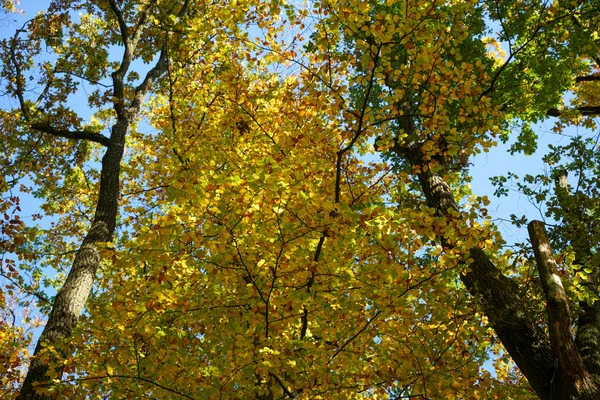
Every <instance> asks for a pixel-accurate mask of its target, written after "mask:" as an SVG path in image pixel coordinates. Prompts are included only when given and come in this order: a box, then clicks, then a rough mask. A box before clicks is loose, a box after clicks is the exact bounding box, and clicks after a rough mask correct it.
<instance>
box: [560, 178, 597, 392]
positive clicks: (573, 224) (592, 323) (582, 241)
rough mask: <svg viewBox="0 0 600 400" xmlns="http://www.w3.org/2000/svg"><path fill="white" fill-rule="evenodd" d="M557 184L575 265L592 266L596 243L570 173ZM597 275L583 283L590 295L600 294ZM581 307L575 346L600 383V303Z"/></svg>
mask: <svg viewBox="0 0 600 400" xmlns="http://www.w3.org/2000/svg"><path fill="white" fill-rule="evenodd" d="M554 182H555V189H554V190H555V193H556V198H557V199H558V204H559V205H560V208H561V209H562V211H563V215H564V216H563V220H564V221H565V225H566V226H565V228H566V234H567V237H570V238H571V240H570V243H571V246H572V247H573V250H574V251H575V260H574V261H575V264H576V265H580V266H592V265H593V264H592V263H590V258H591V254H592V253H591V250H590V243H593V240H591V238H590V237H589V226H588V221H582V218H581V214H580V213H579V202H577V200H576V199H575V198H574V197H573V196H572V194H571V193H570V189H569V181H568V173H567V171H566V170H564V169H561V170H558V171H557V174H556V175H555V177H554ZM597 274H598V271H597V269H595V270H594V271H593V273H591V274H590V275H589V276H588V279H587V280H586V281H584V282H582V285H583V286H584V287H586V288H588V290H589V291H590V293H595V292H596V291H597V287H598V278H597ZM579 307H580V308H581V312H580V313H579V318H578V319H577V334H576V336H575V345H576V346H577V349H578V350H579V354H581V358H582V359H583V363H584V364H585V366H586V368H587V370H588V371H589V372H590V373H591V374H592V375H593V376H594V377H595V379H596V381H599V382H600V343H599V341H598V338H600V301H595V302H594V303H593V304H589V303H588V302H587V301H581V302H580V303H579Z"/></svg>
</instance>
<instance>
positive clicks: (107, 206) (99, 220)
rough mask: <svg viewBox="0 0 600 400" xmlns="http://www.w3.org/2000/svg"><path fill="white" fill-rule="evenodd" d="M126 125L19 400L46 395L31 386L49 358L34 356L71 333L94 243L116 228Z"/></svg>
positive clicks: (91, 271) (93, 266)
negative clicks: (89, 224)
mask: <svg viewBox="0 0 600 400" xmlns="http://www.w3.org/2000/svg"><path fill="white" fill-rule="evenodd" d="M128 127H129V121H128V120H127V119H123V120H119V121H118V122H117V123H116V124H115V125H114V127H113V131H112V135H111V144H110V145H109V147H108V149H107V150H106V153H105V154H104V157H103V158H102V171H101V175H100V194H99V197H98V203H97V205H96V214H95V216H94V220H93V221H92V225H91V227H90V230H89V232H88V234H87V236H86V237H85V239H84V240H83V243H82V244H81V247H80V248H79V251H78V252H77V255H76V256H75V261H74V262H73V266H72V267H71V270H70V271H69V275H68V276H67V280H66V281H65V283H64V285H63V287H62V288H61V289H60V291H59V292H58V294H57V296H56V299H55V300H54V305H53V307H52V311H51V312H50V315H49V316H48V322H47V323H46V326H45V327H44V331H43V332H42V335H41V336H40V338H39V340H38V342H37V345H36V347H35V352H34V357H33V359H32V362H31V364H30V366H29V370H28V372H27V376H26V377H25V381H24V382H23V386H22V388H21V392H20V394H19V396H18V397H17V399H18V400H24V399H43V398H46V396H41V395H37V394H36V393H35V390H34V386H35V385H34V383H35V382H39V383H42V382H44V381H45V380H46V379H47V377H46V374H47V373H48V360H46V359H43V358H40V357H37V356H39V354H40V352H41V351H42V350H43V348H44V347H43V346H44V343H48V344H50V345H51V344H53V343H56V342H57V341H59V340H60V339H63V338H67V337H69V336H70V335H71V332H72V331H73V328H74V327H75V324H76V323H77V320H78V319H79V316H80V315H81V312H82V310H83V307H84V305H85V302H86V300H87V298H88V296H89V295H90V291H91V290H92V285H93V283H94V278H95V276H96V270H97V269H98V266H99V265H100V253H99V249H98V248H97V247H96V243H102V242H109V241H111V240H112V236H113V233H114V231H115V224H116V219H117V210H118V201H119V175H120V164H121V159H122V158H123V148H124V143H125V135H126V133H127V129H128ZM61 356H63V357H66V356H68V354H66V353H63V354H61ZM58 374H59V375H62V371H58Z"/></svg>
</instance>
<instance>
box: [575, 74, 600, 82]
mask: <svg viewBox="0 0 600 400" xmlns="http://www.w3.org/2000/svg"><path fill="white" fill-rule="evenodd" d="M592 81H600V75H585V76H578V77H577V78H575V82H577V83H579V82H592Z"/></svg>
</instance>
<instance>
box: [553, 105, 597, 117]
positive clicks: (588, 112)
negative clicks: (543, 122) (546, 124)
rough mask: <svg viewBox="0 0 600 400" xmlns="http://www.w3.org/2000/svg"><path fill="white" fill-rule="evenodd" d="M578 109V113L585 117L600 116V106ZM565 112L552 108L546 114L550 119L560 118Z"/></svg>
mask: <svg viewBox="0 0 600 400" xmlns="http://www.w3.org/2000/svg"><path fill="white" fill-rule="evenodd" d="M576 109H577V111H579V113H580V114H581V115H585V116H595V115H600V106H581V107H577V108H576ZM564 112H565V109H562V110H559V109H558V108H551V109H549V110H548V111H547V112H546V114H547V115H548V116H550V117H560V116H561V115H562V114H564Z"/></svg>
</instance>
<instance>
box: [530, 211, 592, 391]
mask: <svg viewBox="0 0 600 400" xmlns="http://www.w3.org/2000/svg"><path fill="white" fill-rule="evenodd" d="M527 228H528V230H529V237H530V238H531V244H532V246H533V252H534V254H535V260H536V263H537V267H538V271H539V274H540V281H541V284H542V288H543V290H544V295H545V297H546V309H547V312H548V331H549V334H550V343H551V344H552V350H553V352H554V356H555V357H556V359H557V360H558V365H559V367H560V373H561V374H562V375H563V376H564V377H565V379H564V380H563V381H564V384H565V387H564V388H563V391H564V392H565V393H573V394H576V395H577V397H578V398H581V399H595V398H597V394H598V391H597V388H596V386H595V384H594V382H593V379H592V376H591V375H590V374H589V372H588V371H587V369H586V368H585V365H584V364H583V360H582V359H581V356H580V354H579V352H578V351H577V348H576V347H575V341H574V340H573V332H572V331H571V311H570V310H569V300H568V298H567V293H566V292H565V289H564V287H563V285H562V281H561V279H560V276H559V275H558V268H557V267H556V261H555V260H554V256H553V254H552V248H551V246H550V241H549V240H548V235H547V234H546V229H545V228H544V223H543V222H541V221H532V222H530V223H529V226H528V227H527Z"/></svg>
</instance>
